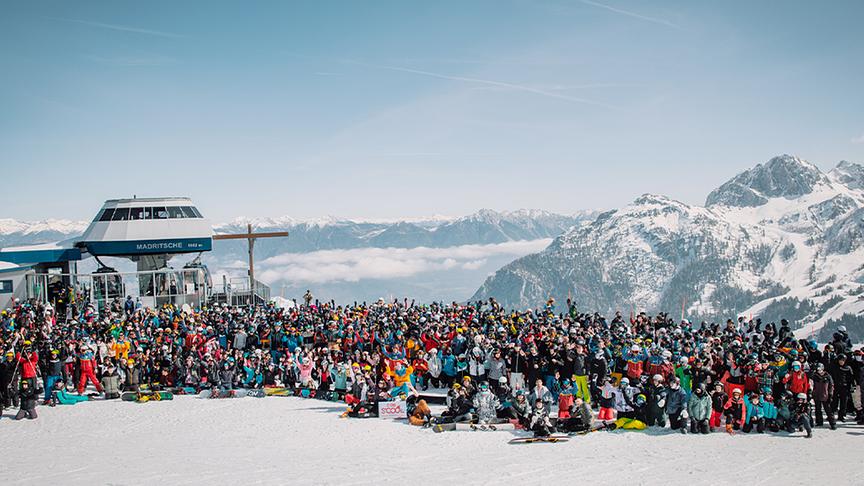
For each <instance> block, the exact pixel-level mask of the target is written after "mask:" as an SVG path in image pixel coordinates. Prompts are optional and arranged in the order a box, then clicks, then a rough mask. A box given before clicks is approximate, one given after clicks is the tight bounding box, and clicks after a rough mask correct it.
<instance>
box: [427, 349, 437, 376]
mask: <svg viewBox="0 0 864 486" xmlns="http://www.w3.org/2000/svg"><path fill="white" fill-rule="evenodd" d="M426 365H427V366H428V367H429V374H430V375H432V377H433V378H438V377H439V376H440V375H441V358H440V357H439V356H438V353H437V352H436V353H429V357H428V358H427V359H426Z"/></svg>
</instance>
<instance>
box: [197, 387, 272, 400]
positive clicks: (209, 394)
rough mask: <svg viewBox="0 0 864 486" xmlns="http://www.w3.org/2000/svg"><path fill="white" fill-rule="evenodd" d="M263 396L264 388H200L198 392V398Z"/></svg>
mask: <svg viewBox="0 0 864 486" xmlns="http://www.w3.org/2000/svg"><path fill="white" fill-rule="evenodd" d="M265 396H266V395H265V394H264V390H255V389H252V390H247V389H245V388H241V389H239V390H219V389H215V390H201V393H199V394H198V398H243V397H255V398H262V397H265Z"/></svg>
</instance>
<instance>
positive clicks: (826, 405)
mask: <svg viewBox="0 0 864 486" xmlns="http://www.w3.org/2000/svg"><path fill="white" fill-rule="evenodd" d="M815 402H816V426H817V427H821V426H822V424H823V423H824V422H823V419H822V412H823V411H824V412H825V415H827V416H828V424H829V425H830V426H832V427H834V426H835V425H836V422H835V420H834V414H833V413H831V403H830V402H828V401H827V400H826V401H824V402H820V401H819V400H815Z"/></svg>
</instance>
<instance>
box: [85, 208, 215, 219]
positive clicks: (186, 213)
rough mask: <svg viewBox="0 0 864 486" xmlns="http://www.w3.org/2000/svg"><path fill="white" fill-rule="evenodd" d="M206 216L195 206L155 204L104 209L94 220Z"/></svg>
mask: <svg viewBox="0 0 864 486" xmlns="http://www.w3.org/2000/svg"><path fill="white" fill-rule="evenodd" d="M203 217H204V216H202V215H201V213H200V212H199V211H198V209H197V208H195V207H194V206H167V207H166V206H155V207H146V208H107V209H103V210H102V212H101V213H99V215H97V216H96V219H94V221H140V220H148V219H190V218H203Z"/></svg>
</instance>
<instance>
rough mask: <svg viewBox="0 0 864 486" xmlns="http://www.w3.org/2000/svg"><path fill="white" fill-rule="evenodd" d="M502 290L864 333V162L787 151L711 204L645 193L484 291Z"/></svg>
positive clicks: (695, 316) (512, 297) (531, 297)
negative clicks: (829, 161)
mask: <svg viewBox="0 0 864 486" xmlns="http://www.w3.org/2000/svg"><path fill="white" fill-rule="evenodd" d="M490 296H493V297H495V298H496V299H498V300H499V301H500V302H502V303H503V304H505V305H508V306H517V307H526V306H537V305H540V304H541V303H543V302H545V301H546V299H548V298H549V297H554V298H556V299H557V300H558V301H559V302H560V303H561V304H563V303H564V301H565V300H566V299H567V298H568V296H569V297H572V299H573V300H574V301H575V302H576V303H577V304H578V306H579V307H581V308H583V309H591V310H594V309H598V310H601V311H604V312H611V311H613V310H622V311H624V312H625V313H627V312H629V311H630V310H631V308H632V309H634V310H648V311H660V310H663V311H667V312H670V313H671V314H672V315H674V316H675V317H676V318H678V317H679V316H680V314H683V315H684V317H686V318H689V319H691V320H697V321H698V320H701V319H706V320H717V319H725V318H727V317H735V316H737V315H745V316H750V315H753V316H754V317H755V316H762V317H763V319H765V320H766V321H771V320H774V321H779V319H780V318H787V319H789V320H790V322H793V323H795V325H797V326H799V327H800V331H799V334H811V333H812V334H816V335H817V337H819V338H821V339H828V338H830V332H831V330H832V329H834V328H835V327H836V326H837V325H840V324H844V325H847V327H850V326H851V327H852V328H853V329H850V331H851V332H852V333H853V337H856V338H857V339H859V340H862V339H864V317H862V315H864V167H862V166H861V165H859V164H854V163H850V162H846V161H844V162H840V163H839V164H838V165H837V166H836V167H835V168H834V169H833V170H831V171H830V172H829V173H827V174H825V173H823V172H821V171H820V170H819V169H818V168H817V167H816V166H814V165H813V164H811V163H809V162H807V161H804V160H801V159H799V158H797V157H793V156H790V155H782V156H779V157H775V158H773V159H771V160H769V161H768V162H766V163H764V164H759V165H757V166H755V167H754V168H752V169H750V170H747V171H745V172H743V173H741V174H738V175H737V176H735V177H734V178H732V179H731V180H729V181H728V182H726V183H724V184H722V185H721V186H720V187H718V188H717V189H715V190H714V191H712V192H711V193H710V194H709V195H708V198H707V200H706V203H705V206H704V207H699V206H691V205H687V204H684V203H681V202H678V201H675V200H673V199H670V198H668V197H665V196H660V195H653V194H645V195H643V196H641V197H639V198H637V199H636V200H635V201H633V203H632V204H630V205H629V206H627V207H624V208H622V209H619V210H613V211H609V212H606V213H603V214H601V215H600V216H598V217H597V218H596V219H595V220H594V221H593V222H592V223H590V224H585V225H579V226H576V227H574V228H572V229H570V230H569V231H567V232H566V233H564V234H563V235H561V236H559V237H558V238H556V239H555V240H554V241H553V243H552V244H551V245H550V246H549V247H548V248H546V249H544V250H543V251H541V252H539V253H535V254H531V255H528V256H525V257H523V258H520V259H518V260H516V261H514V262H512V263H510V264H508V265H506V266H504V267H503V268H502V269H500V270H499V271H498V272H496V273H495V274H494V275H493V276H491V277H489V278H488V279H487V280H486V282H485V283H484V284H483V285H482V286H481V287H480V288H479V290H477V292H476V293H475V294H474V296H473V299H480V298H487V297H490ZM826 324H828V326H827V327H825V326H826ZM823 327H825V329H824V330H823V329H822V328H823ZM820 330H821V334H818V333H819V332H820Z"/></svg>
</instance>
